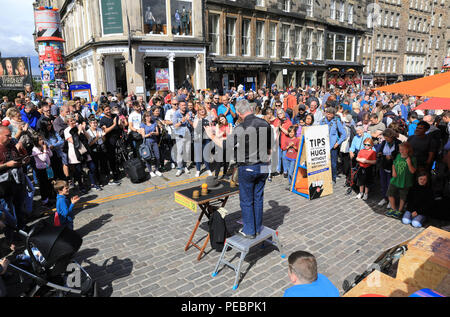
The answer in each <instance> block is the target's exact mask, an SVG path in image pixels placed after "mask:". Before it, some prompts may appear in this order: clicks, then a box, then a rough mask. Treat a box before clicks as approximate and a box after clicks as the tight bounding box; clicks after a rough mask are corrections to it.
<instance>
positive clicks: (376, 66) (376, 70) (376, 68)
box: [375, 57, 380, 73]
mask: <svg viewBox="0 0 450 317" xmlns="http://www.w3.org/2000/svg"><path fill="white" fill-rule="evenodd" d="M379 68H380V58H379V57H376V58H375V73H378V70H379Z"/></svg>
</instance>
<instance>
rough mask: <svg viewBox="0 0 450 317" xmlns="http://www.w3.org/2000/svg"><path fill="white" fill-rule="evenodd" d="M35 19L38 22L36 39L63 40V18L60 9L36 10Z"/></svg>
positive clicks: (39, 40) (38, 40)
mask: <svg viewBox="0 0 450 317" xmlns="http://www.w3.org/2000/svg"><path fill="white" fill-rule="evenodd" d="M34 21H35V24H36V36H37V38H36V41H37V42H41V41H61V42H63V41H64V40H63V39H62V33H61V20H60V15H59V12H58V11H54V10H35V11H34Z"/></svg>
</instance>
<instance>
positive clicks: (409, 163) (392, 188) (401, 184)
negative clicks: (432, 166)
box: [385, 142, 417, 219]
mask: <svg viewBox="0 0 450 317" xmlns="http://www.w3.org/2000/svg"><path fill="white" fill-rule="evenodd" d="M399 151H400V153H399V154H398V155H397V157H396V158H395V160H394V165H393V166H392V178H391V182H390V184H389V188H388V197H389V203H390V205H391V208H390V209H389V210H388V211H387V212H386V213H385V215H386V216H389V217H394V218H397V219H400V218H401V216H402V214H403V212H402V211H403V208H404V207H405V203H406V200H407V198H408V191H409V189H410V188H411V187H412V186H413V183H414V173H415V172H416V166H417V162H416V158H415V157H413V156H412V154H413V149H412V146H411V144H409V143H408V142H404V143H402V144H400V147H399ZM397 196H399V197H400V205H399V207H398V209H397V208H396V206H397V205H396V201H395V199H396V197H397Z"/></svg>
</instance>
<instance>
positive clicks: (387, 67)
mask: <svg viewBox="0 0 450 317" xmlns="http://www.w3.org/2000/svg"><path fill="white" fill-rule="evenodd" d="M390 72H391V59H390V58H388V59H387V65H386V73H390Z"/></svg>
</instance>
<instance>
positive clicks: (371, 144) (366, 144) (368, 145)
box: [364, 144, 372, 146]
mask: <svg viewBox="0 0 450 317" xmlns="http://www.w3.org/2000/svg"><path fill="white" fill-rule="evenodd" d="M364 146H372V144H364Z"/></svg>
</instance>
